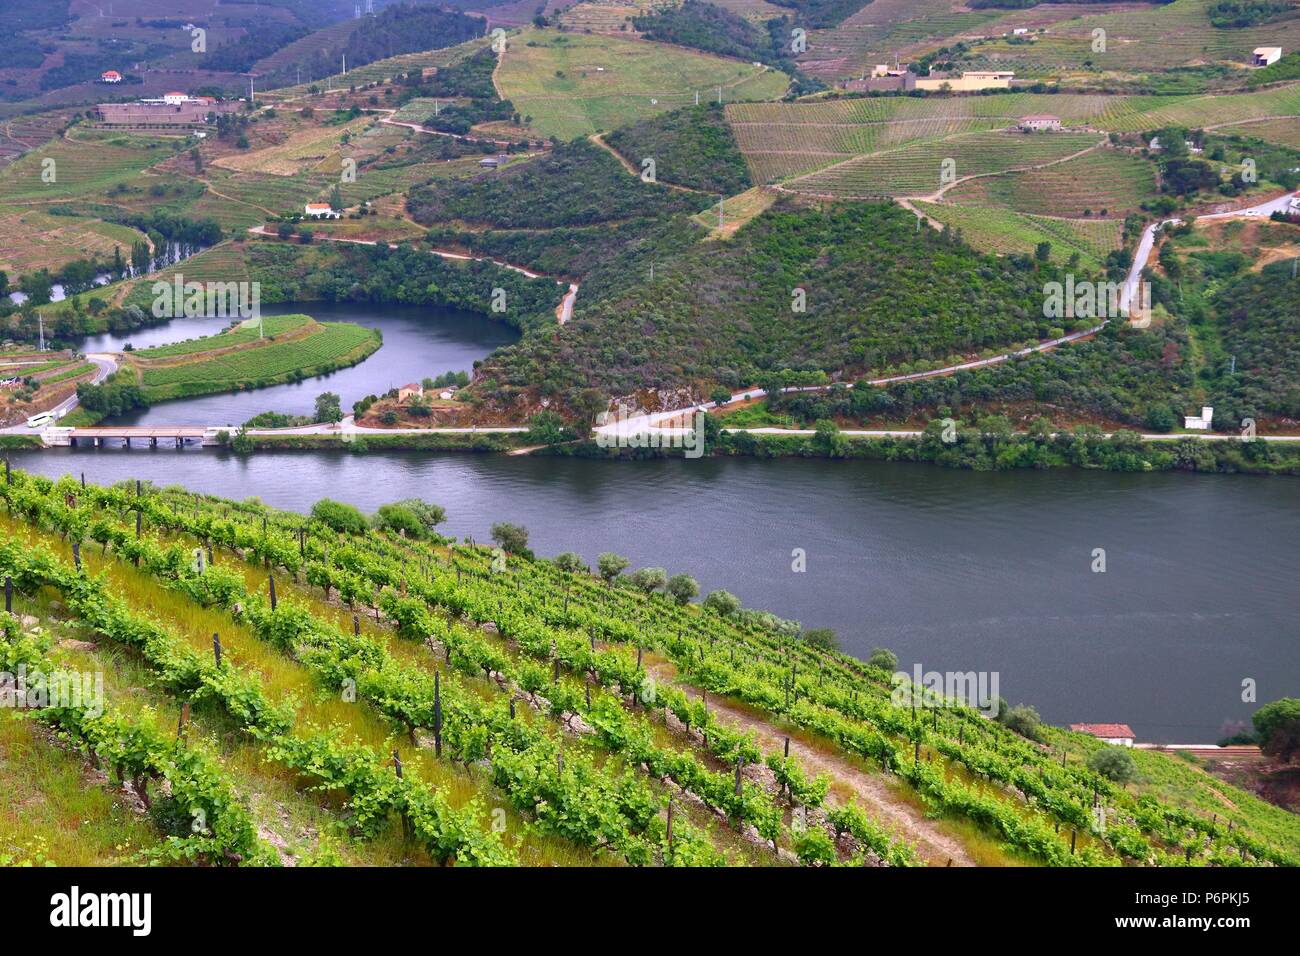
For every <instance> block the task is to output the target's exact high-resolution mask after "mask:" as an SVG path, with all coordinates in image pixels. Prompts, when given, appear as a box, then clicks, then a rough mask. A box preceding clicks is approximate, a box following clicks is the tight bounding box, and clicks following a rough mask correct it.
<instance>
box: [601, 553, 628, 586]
mask: <svg viewBox="0 0 1300 956" xmlns="http://www.w3.org/2000/svg"><path fill="white" fill-rule="evenodd" d="M631 563H632V562H631V561H629V560H628V559H627V558H625V557H623V556H622V555H621V554H615V553H614V552H613V551H606V552H605V553H604V554H602V555H600V556H599V557H597V558H596V568H597V570H599V571H600V576H601V578H603V579H604V581H605V583H606V584H613V583H614V579H615V578H616V577H618V576H619V575H620V574H622V573H623V572H624V571H626V570H627V566H628V565H629V564H631Z"/></svg>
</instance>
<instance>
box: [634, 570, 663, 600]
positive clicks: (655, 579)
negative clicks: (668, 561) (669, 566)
mask: <svg viewBox="0 0 1300 956" xmlns="http://www.w3.org/2000/svg"><path fill="white" fill-rule="evenodd" d="M630 580H631V581H632V583H633V584H635V585H636V586H637V587H638V588H640V589H641V590H642V591H644V592H645V593H646V594H651V593H653V592H655V591H658V590H659V589H660V588H662V587H666V586H667V585H668V572H667V571H665V570H664V569H663V568H640V569H639V570H637V571H634V572H632V574H631V576H630Z"/></svg>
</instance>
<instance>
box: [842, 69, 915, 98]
mask: <svg viewBox="0 0 1300 956" xmlns="http://www.w3.org/2000/svg"><path fill="white" fill-rule="evenodd" d="M840 88H841V89H845V90H851V91H853V92H859V93H860V92H863V91H866V90H914V89H916V74H914V73H912V72H910V71H908V70H905V69H900V68H898V67H894V68H892V69H891V68H890V67H889V66H888V65H886V64H884V63H880V64H877V65H876V66H874V67H872V69H871V75H870V76H863V77H859V78H858V79H856V80H845V81H844V82H843V83H841V84H840Z"/></svg>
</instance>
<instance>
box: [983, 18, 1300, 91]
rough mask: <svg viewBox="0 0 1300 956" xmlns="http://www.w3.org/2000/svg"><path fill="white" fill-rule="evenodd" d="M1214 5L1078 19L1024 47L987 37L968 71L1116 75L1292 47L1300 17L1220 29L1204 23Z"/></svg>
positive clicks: (1298, 38) (1299, 38) (1242, 59)
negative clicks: (1102, 41) (1097, 38)
mask: <svg viewBox="0 0 1300 956" xmlns="http://www.w3.org/2000/svg"><path fill="white" fill-rule="evenodd" d="M1213 2H1214V0H1176V2H1174V3H1170V4H1163V5H1158V6H1152V7H1149V8H1146V9H1138V10H1134V9H1129V8H1125V9H1124V10H1123V11H1122V12H1114V13H1102V14H1098V15H1093V16H1086V15H1085V16H1079V17H1078V18H1077V19H1070V20H1066V21H1063V22H1060V23H1055V24H1053V25H1052V28H1051V31H1050V33H1049V34H1048V35H1045V36H1038V37H1035V39H1034V41H1033V42H1032V43H1030V44H1023V45H1012V44H1010V43H1008V42H1007V41H1005V40H995V41H993V42H991V43H987V44H982V45H980V46H978V47H977V48H976V50H977V52H978V53H980V54H983V56H984V58H985V59H986V61H987V63H985V62H977V63H976V64H975V65H974V66H972V67H971V68H972V69H980V68H990V67H993V68H998V69H1014V70H1017V71H1018V72H1020V73H1021V74H1022V75H1025V76H1043V75H1048V74H1053V73H1059V72H1062V71H1071V70H1081V69H1085V68H1086V65H1087V63H1088V62H1091V63H1092V64H1094V65H1095V66H1097V67H1100V68H1103V69H1106V70H1112V71H1119V70H1130V71H1135V72H1145V71H1149V70H1160V69H1171V68H1175V67H1180V66H1189V65H1193V64H1198V63H1207V62H1208V63H1213V62H1217V61H1229V62H1234V63H1239V64H1245V63H1248V62H1249V60H1250V51H1251V50H1253V49H1254V48H1255V47H1258V46H1281V47H1283V48H1285V49H1287V50H1293V49H1295V48H1296V46H1297V44H1298V43H1300V15H1295V14H1292V15H1290V16H1284V17H1281V18H1279V19H1277V20H1275V21H1273V22H1269V23H1266V24H1260V25H1257V26H1251V27H1246V28H1244V29H1234V30H1224V29H1219V28H1217V27H1214V26H1212V25H1211V24H1210V20H1209V17H1208V16H1207V15H1206V7H1208V6H1209V5H1210V4H1211V3H1213ZM1099 29H1100V30H1104V31H1106V37H1107V46H1106V50H1105V52H1104V53H1097V52H1094V51H1093V50H1092V46H1091V39H1092V36H1093V31H1094V30H1099Z"/></svg>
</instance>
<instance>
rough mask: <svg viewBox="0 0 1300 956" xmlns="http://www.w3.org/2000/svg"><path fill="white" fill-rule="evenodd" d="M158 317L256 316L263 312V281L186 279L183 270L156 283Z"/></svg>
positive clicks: (155, 312) (155, 307) (244, 317)
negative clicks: (190, 280) (191, 280)
mask: <svg viewBox="0 0 1300 956" xmlns="http://www.w3.org/2000/svg"><path fill="white" fill-rule="evenodd" d="M153 296H154V299H153V307H152V311H153V316H154V318H156V319H180V318H186V319H193V318H199V317H220V318H225V317H227V316H239V317H240V318H243V319H256V318H259V317H260V316H261V314H262V283H260V282H186V281H185V277H184V276H183V275H181V274H180V273H179V272H178V273H176V275H174V276H172V281H171V282H165V281H161V280H160V281H158V282H155V283H154V284H153Z"/></svg>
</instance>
